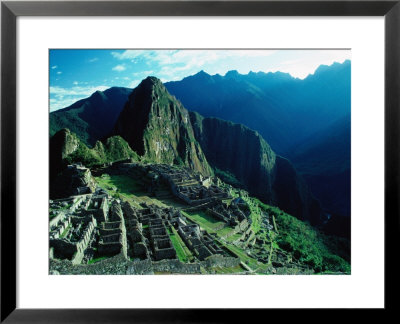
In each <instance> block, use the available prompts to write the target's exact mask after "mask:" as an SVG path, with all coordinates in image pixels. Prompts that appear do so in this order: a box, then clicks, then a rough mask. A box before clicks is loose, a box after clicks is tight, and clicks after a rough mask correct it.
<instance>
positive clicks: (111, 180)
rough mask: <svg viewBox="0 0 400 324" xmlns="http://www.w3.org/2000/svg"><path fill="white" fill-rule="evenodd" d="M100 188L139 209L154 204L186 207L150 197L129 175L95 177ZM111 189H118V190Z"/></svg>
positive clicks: (174, 201) (172, 200)
mask: <svg viewBox="0 0 400 324" xmlns="http://www.w3.org/2000/svg"><path fill="white" fill-rule="evenodd" d="M95 179H96V181H97V183H98V184H99V186H100V187H102V188H103V189H105V190H106V191H107V192H108V193H109V194H110V195H111V196H113V197H116V198H118V196H119V197H120V198H122V199H124V200H127V201H128V202H129V203H131V204H132V205H133V206H136V207H139V204H140V203H143V202H144V203H147V204H149V205H150V204H154V205H158V206H161V207H171V206H172V207H184V206H185V207H186V205H184V204H181V203H179V202H178V201H176V200H174V199H158V198H155V197H149V196H148V195H149V194H148V193H147V192H146V191H145V190H144V189H143V187H142V185H141V184H140V183H139V181H137V180H135V179H133V178H132V177H130V176H128V175H103V176H101V177H95ZM110 188H118V189H116V190H113V189H110Z"/></svg>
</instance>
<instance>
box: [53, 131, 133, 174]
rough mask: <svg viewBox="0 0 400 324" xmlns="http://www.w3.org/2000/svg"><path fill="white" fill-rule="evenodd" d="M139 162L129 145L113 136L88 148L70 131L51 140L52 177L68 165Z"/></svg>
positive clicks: (59, 133) (59, 132) (89, 165)
mask: <svg viewBox="0 0 400 324" xmlns="http://www.w3.org/2000/svg"><path fill="white" fill-rule="evenodd" d="M128 158H131V159H134V160H139V157H138V155H137V154H136V153H135V152H134V151H132V149H131V148H130V147H129V145H128V143H127V142H126V141H125V140H123V139H122V138H121V137H119V136H113V137H110V138H108V139H107V140H105V142H104V143H102V142H96V144H95V146H94V148H88V147H87V146H86V144H85V143H83V141H81V140H80V139H79V138H78V136H77V135H76V134H74V133H72V132H71V131H70V130H69V129H61V130H60V131H58V132H57V133H56V134H54V135H53V136H52V137H51V138H50V177H54V176H56V175H57V174H58V173H59V172H60V171H62V170H63V169H64V168H65V166H66V165H68V164H72V163H77V162H81V163H82V164H84V165H85V166H87V167H91V166H93V165H98V164H103V163H107V162H113V161H118V160H124V159H128Z"/></svg>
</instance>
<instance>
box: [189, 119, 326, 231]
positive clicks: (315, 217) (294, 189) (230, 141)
mask: <svg viewBox="0 0 400 324" xmlns="http://www.w3.org/2000/svg"><path fill="white" fill-rule="evenodd" d="M190 119H191V122H192V125H193V129H194V134H195V137H196V139H197V141H198V142H199V143H200V145H201V147H202V149H203V151H204V153H205V155H206V158H207V160H208V161H209V162H210V164H211V165H213V166H215V167H217V168H218V169H221V170H224V171H229V172H230V173H232V174H233V175H235V177H236V178H237V179H238V180H239V181H240V182H241V183H243V184H244V185H245V187H246V189H247V190H249V192H250V193H251V194H253V195H255V196H257V197H259V198H260V199H262V200H263V201H265V202H266V203H269V204H272V205H276V206H279V207H280V208H281V209H283V210H284V211H286V212H287V213H290V214H293V215H295V216H296V217H298V218H300V219H303V220H309V221H310V222H311V223H313V224H317V223H318V222H319V216H320V207H319V204H318V202H317V201H316V200H315V199H314V198H313V197H312V195H311V194H310V192H309V190H308V188H307V185H306V184H305V182H304V180H303V179H302V178H301V176H300V175H299V174H298V173H297V172H296V170H295V169H294V167H293V166H292V164H291V163H290V162H289V161H288V160H286V159H284V158H282V157H280V156H278V155H276V154H275V153H274V152H273V151H272V149H271V147H270V146H269V145H268V144H267V143H266V142H265V140H264V139H263V138H262V137H261V136H260V135H259V134H258V133H257V132H255V131H253V130H251V129H249V128H247V127H245V126H243V125H239V124H234V123H232V122H227V121H223V120H220V119H216V118H203V117H201V116H200V115H199V114H197V113H193V112H191V113H190Z"/></svg>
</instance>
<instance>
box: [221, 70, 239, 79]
mask: <svg viewBox="0 0 400 324" xmlns="http://www.w3.org/2000/svg"><path fill="white" fill-rule="evenodd" d="M239 75H240V73H239V72H238V71H237V70H230V71H228V72H226V73H225V78H234V77H237V76H239Z"/></svg>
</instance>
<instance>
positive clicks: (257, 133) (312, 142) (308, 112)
mask: <svg viewBox="0 0 400 324" xmlns="http://www.w3.org/2000/svg"><path fill="white" fill-rule="evenodd" d="M48 55H49V58H48V59H49V64H48V73H49V87H48V91H49V93H48V98H49V138H48V139H49V209H48V212H49V222H48V235H49V237H48V240H49V244H48V255H49V274H50V275H350V274H351V50H350V49H268V48H266V49H262V48H261V49H260V48H257V49H255V48H244V49H213V48H211V49H206V48H204V49H203V48H201V49H126V48H124V49H83V48H82V49H81V48H76V49H56V48H55V49H53V48H51V49H49V50H48ZM46 222H47V220H46Z"/></svg>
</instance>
